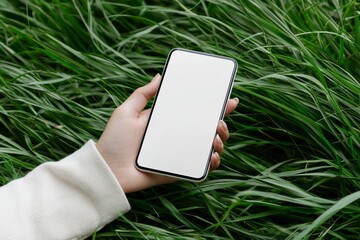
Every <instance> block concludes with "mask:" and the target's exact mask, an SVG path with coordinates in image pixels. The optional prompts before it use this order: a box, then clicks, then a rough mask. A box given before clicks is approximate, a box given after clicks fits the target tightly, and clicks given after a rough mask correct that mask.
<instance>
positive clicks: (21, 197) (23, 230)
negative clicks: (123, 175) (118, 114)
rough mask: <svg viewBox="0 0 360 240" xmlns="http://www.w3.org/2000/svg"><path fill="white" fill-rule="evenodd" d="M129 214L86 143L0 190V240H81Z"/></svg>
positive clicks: (92, 146) (91, 144) (117, 189)
mask: <svg viewBox="0 0 360 240" xmlns="http://www.w3.org/2000/svg"><path fill="white" fill-rule="evenodd" d="M128 210H130V205H129V202H128V201H127V198H126V196H125V194H124V192H123V190H122V188H121V186H120V185H119V183H118V182H117V180H116V178H115V176H114V175H113V174H112V172H111V170H110V168H109V167H108V166H107V164H106V162H105V161H104V159H103V158H102V157H101V155H100V153H99V152H98V151H97V149H96V147H95V143H94V142H93V141H92V140H90V141H89V142H87V143H86V144H85V145H84V146H83V147H82V148H81V149H79V150H78V151H76V152H75V153H73V154H71V155H69V156H68V157H66V158H64V159H62V160H60V161H58V162H49V163H44V164H41V165H40V166H38V167H37V168H35V169H34V170H33V171H31V172H30V173H29V174H27V175H26V176H25V177H23V178H21V179H17V180H14V181H12V182H10V183H8V184H7V185H5V186H3V187H1V188H0V239H14V240H15V239H16V240H17V239H37V240H38V239H49V240H51V239H61V240H63V239H83V238H86V237H88V236H90V235H91V234H92V233H93V232H95V231H96V230H99V229H100V228H102V227H103V226H104V225H106V224H107V223H109V222H111V221H112V220H114V219H115V218H117V217H118V216H120V215H121V214H124V213H125V212H127V211H128Z"/></svg>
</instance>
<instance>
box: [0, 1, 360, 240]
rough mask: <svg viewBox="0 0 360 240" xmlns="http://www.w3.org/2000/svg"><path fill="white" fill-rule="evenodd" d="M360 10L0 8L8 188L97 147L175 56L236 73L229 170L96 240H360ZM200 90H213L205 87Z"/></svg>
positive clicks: (131, 216) (166, 190)
mask: <svg viewBox="0 0 360 240" xmlns="http://www.w3.org/2000/svg"><path fill="white" fill-rule="evenodd" d="M359 10H360V3H359V2H358V1H354V0H332V1H314V0H291V1H286V0H267V1H260V0H253V1H250V0H242V1H240V0H209V1H205V0H186V1H181V0H175V1H146V2H145V1H143V0H132V1H130V0H128V1H115V0H88V1H85V0H83V1H80V0H79V1H77V0H73V1H60V0H49V1H45V0H0V185H2V184H6V183H7V182H9V181H11V180H12V179H15V178H19V177H21V176H24V174H26V173H27V172H28V171H30V170H31V169H33V168H34V167H35V166H37V165H39V164H41V163H43V162H46V161H50V160H58V159H61V158H63V157H64V156H66V155H68V154H70V153H71V152H73V151H74V150H76V149H77V148H79V147H80V146H81V145H82V144H84V143H85V142H86V141H87V140H88V139H90V138H92V139H95V140H96V139H97V138H98V137H99V136H100V134H101V132H102V130H103V128H104V126H105V123H106V121H107V119H108V118H109V116H110V114H111V112H112V111H113V110H114V108H115V107H116V106H118V105H119V104H121V103H122V102H123V101H124V100H125V99H126V98H127V96H128V95H129V94H130V93H131V92H132V91H133V90H134V89H135V88H137V87H139V86H141V85H143V84H144V83H146V82H148V81H149V80H150V79H151V77H152V76H153V75H155V74H156V73H157V72H161V70H162V67H163V64H164V61H165V59H166V56H167V53H168V52H169V51H170V50H171V49H172V48H174V47H183V48H190V49H194V50H200V51H205V52H209V53H214V54H221V55H227V56H229V57H233V58H235V59H236V60H237V61H238V63H239V69H238V74H237V76H236V82H235V85H234V89H233V94H232V96H233V97H235V96H236V97H238V98H239V99H240V103H239V106H238V108H237V109H236V111H235V112H234V113H233V114H232V115H231V116H230V117H228V118H226V121H227V123H228V125H229V129H230V131H231V137H230V139H229V141H228V143H227V144H226V151H225V153H224V155H223V156H222V165H221V167H220V168H219V169H218V170H216V171H214V172H213V173H211V174H210V175H209V177H208V179H207V180H206V181H205V182H203V183H200V184H194V183H189V182H179V183H176V184H172V185H166V186H160V187H156V188H153V189H149V190H146V191H143V192H139V193H136V194H131V195H129V200H130V203H131V205H132V210H131V211H130V212H129V213H127V214H126V215H124V216H123V217H120V218H118V219H117V220H116V221H114V222H113V223H111V224H110V225H108V226H107V227H105V228H104V229H102V230H100V231H99V232H97V233H94V235H93V239H119V238H120V239H139V238H149V239H359V238H360V230H359V226H360V201H359V198H360V108H359V106H360V83H359V79H360V76H359V75H360V67H359V65H360V25H359V14H360V12H359ZM204 89H206V86H204Z"/></svg>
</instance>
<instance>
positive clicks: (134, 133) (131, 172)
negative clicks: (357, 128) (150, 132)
mask: <svg viewBox="0 0 360 240" xmlns="http://www.w3.org/2000/svg"><path fill="white" fill-rule="evenodd" d="M160 79H161V76H160V75H159V74H158V75H156V76H155V77H154V78H153V80H152V81H151V82H150V83H148V84H147V85H145V86H143V87H140V88H138V89H136V90H135V91H134V93H133V94H131V95H130V97H129V98H128V99H127V100H126V101H125V102H124V103H123V104H121V106H119V107H118V108H117V109H116V110H115V111H114V112H113V114H112V116H111V118H110V120H109V122H108V124H107V126H106V128H105V130H104V132H103V134H102V135H101V137H100V139H99V141H98V143H97V144H96V148H97V149H98V151H99V152H100V154H101V156H102V157H103V158H104V159H105V161H106V163H107V164H108V165H109V167H110V169H111V170H112V172H113V173H114V175H115V177H116V178H117V180H118V181H119V183H120V185H121V187H122V188H123V190H124V192H125V193H129V192H136V191H140V190H143V189H146V188H149V187H152V186H156V185H159V184H165V183H171V182H175V181H176V179H175V178H171V177H166V176H161V175H157V174H152V173H145V172H142V171H139V170H138V169H137V168H136V167H135V159H136V155H137V151H138V149H139V146H140V143H141V139H142V137H143V134H144V131H145V127H146V123H147V121H148V117H149V114H150V109H146V110H144V108H145V106H146V104H147V102H148V101H149V100H150V99H151V98H152V97H153V96H154V95H155V94H156V91H157V89H158V87H159V84H160ZM238 101H239V100H238V99H230V100H229V101H228V103H227V107H226V113H225V115H228V114H230V113H231V112H232V111H234V109H235V108H236V105H237V103H238ZM217 133H218V134H217V136H216V137H215V140H214V144H213V146H214V153H213V154H212V156H211V164H210V170H214V169H216V168H217V167H218V166H219V165H220V154H221V153H222V152H223V149H224V146H223V142H224V141H226V140H227V139H228V138H229V131H228V129H227V127H226V124H225V122H224V121H220V122H219V124H218V127H217Z"/></svg>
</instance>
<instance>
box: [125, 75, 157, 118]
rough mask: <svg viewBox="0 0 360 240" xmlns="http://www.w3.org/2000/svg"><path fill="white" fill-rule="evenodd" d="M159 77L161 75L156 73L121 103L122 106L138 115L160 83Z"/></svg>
mask: <svg viewBox="0 0 360 240" xmlns="http://www.w3.org/2000/svg"><path fill="white" fill-rule="evenodd" d="M160 79H161V75H160V74H156V76H155V77H154V78H153V79H152V80H151V82H149V83H148V84H146V85H145V86H142V87H139V88H138V89H136V90H135V91H134V92H133V93H132V94H131V95H130V97H128V99H127V100H126V101H125V102H124V103H123V106H125V107H126V108H127V109H128V110H129V112H131V114H134V115H136V116H137V115H139V114H140V112H141V111H142V110H143V109H144V108H145V107H146V104H147V103H148V101H149V100H150V99H151V98H152V97H153V96H154V95H155V94H156V91H157V90H158V88H159V85H160Z"/></svg>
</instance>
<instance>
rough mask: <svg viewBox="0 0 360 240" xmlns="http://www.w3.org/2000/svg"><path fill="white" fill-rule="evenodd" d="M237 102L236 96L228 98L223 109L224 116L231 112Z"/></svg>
mask: <svg viewBox="0 0 360 240" xmlns="http://www.w3.org/2000/svg"><path fill="white" fill-rule="evenodd" d="M238 103H239V99H238V98H233V99H229V101H228V102H227V104H226V109H225V116H227V115H229V114H230V113H232V112H233V111H234V110H235V108H236V106H237V105H238Z"/></svg>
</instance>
